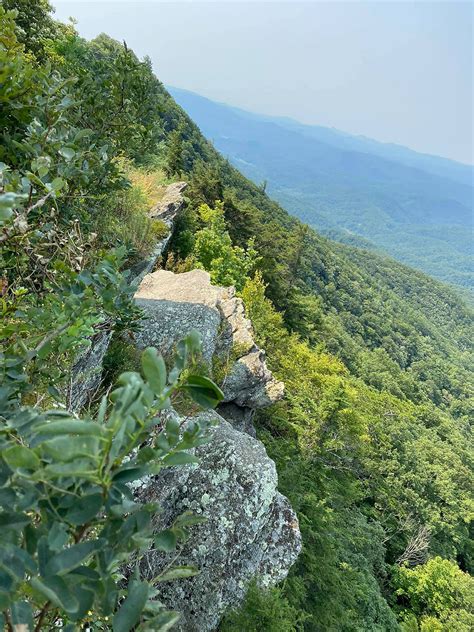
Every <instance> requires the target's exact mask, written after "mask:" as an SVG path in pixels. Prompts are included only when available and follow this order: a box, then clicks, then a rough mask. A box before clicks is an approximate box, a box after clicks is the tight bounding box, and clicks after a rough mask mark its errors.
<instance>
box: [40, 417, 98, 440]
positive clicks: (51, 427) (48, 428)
mask: <svg viewBox="0 0 474 632" xmlns="http://www.w3.org/2000/svg"><path fill="white" fill-rule="evenodd" d="M35 432H36V433H37V434H43V435H44V434H55V435H61V434H63V435H65V434H77V435H96V436H102V435H103V434H104V428H103V427H101V426H99V424H96V423H94V422H93V421H81V420H79V419H73V418H72V417H71V418H70V419H66V420H61V421H50V422H48V423H46V424H40V425H39V426H36V427H35Z"/></svg>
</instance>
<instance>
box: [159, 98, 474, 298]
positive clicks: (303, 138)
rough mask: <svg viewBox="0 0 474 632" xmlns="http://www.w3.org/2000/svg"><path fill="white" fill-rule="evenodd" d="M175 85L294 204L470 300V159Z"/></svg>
mask: <svg viewBox="0 0 474 632" xmlns="http://www.w3.org/2000/svg"><path fill="white" fill-rule="evenodd" d="M171 93H172V95H173V96H174V97H175V98H176V100H177V102H178V103H179V104H180V105H182V107H183V108H184V109H185V110H186V111H187V112H188V113H189V115H190V116H191V117H192V118H193V119H194V120H195V121H196V123H197V124H198V125H199V126H200V128H201V129H202V131H203V133H204V134H205V135H206V136H207V138H209V139H211V140H212V142H213V143H214V144H215V146H216V148H217V149H218V150H219V151H221V152H222V153H223V154H224V155H225V156H228V157H229V159H230V160H231V162H232V163H233V164H234V165H235V166H237V167H238V168H239V169H241V170H242V172H243V173H244V174H246V175H247V176H248V177H250V178H251V179H252V180H254V181H255V182H256V183H257V184H260V183H265V185H266V186H267V188H268V191H269V192H270V194H271V195H273V196H275V198H276V199H277V200H278V201H279V202H280V203H281V204H283V205H284V207H285V208H286V209H288V210H289V211H290V212H291V213H293V214H294V215H296V216H297V217H299V218H300V219H302V220H303V221H305V222H307V223H308V224H309V225H311V226H313V227H314V228H316V229H317V230H321V231H323V232H324V233H325V234H327V235H330V236H331V237H332V238H333V239H337V240H338V241H341V242H343V243H349V244H354V245H360V246H362V247H366V244H367V241H368V243H369V244H370V243H372V244H373V246H372V247H373V248H374V247H375V248H378V249H380V250H382V251H384V252H385V253H387V254H389V255H391V256H392V257H395V258H396V259H398V260H399V261H401V262H403V263H406V264H408V265H411V266H414V267H416V268H418V269H420V270H423V271H424V272H427V273H428V274H431V275H433V276H434V277H436V278H438V279H441V280H443V281H447V282H449V283H452V284H454V285H456V286H458V287H461V288H463V289H464V290H465V289H468V290H469V292H468V293H467V294H466V296H469V297H470V300H471V301H472V296H473V295H472V290H473V287H474V282H473V276H472V274H473V263H474V260H473V257H472V244H471V234H472V222H473V215H472V213H473V208H472V200H473V191H474V190H473V183H474V180H473V178H474V171H473V169H472V167H470V166H468V165H462V164H458V163H455V162H453V161H449V160H446V159H443V158H437V157H435V156H424V155H423V154H418V153H416V152H414V151H410V150H408V149H406V148H404V147H398V146H396V145H390V144H383V143H377V142H376V141H371V140H370V139H365V138H362V137H356V136H351V135H349V134H344V133H342V132H338V131H337V130H333V129H328V128H323V127H316V126H308V125H302V124H299V123H297V122H295V121H291V120H290V119H284V118H271V117H265V116H261V115H256V114H251V113H248V112H245V111H242V110H239V109H237V108H232V107H230V106H226V105H223V104H219V103H214V102H212V101H209V100H208V99H205V98H203V97H200V96H199V95H197V94H193V93H191V92H187V91H185V90H178V89H176V88H172V89H171Z"/></svg>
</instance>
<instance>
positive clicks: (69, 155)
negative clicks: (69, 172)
mask: <svg viewBox="0 0 474 632" xmlns="http://www.w3.org/2000/svg"><path fill="white" fill-rule="evenodd" d="M59 154H61V156H62V157H63V158H65V159H66V160H67V161H68V162H69V161H70V160H72V159H73V158H74V156H75V155H76V152H75V151H74V149H73V148H72V147H61V149H60V150H59Z"/></svg>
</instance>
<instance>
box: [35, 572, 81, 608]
mask: <svg viewBox="0 0 474 632" xmlns="http://www.w3.org/2000/svg"><path fill="white" fill-rule="evenodd" d="M30 584H31V586H32V588H33V589H34V590H36V591H38V592H39V593H40V594H42V595H43V596H44V597H46V599H48V600H49V601H51V602H52V603H53V604H54V605H55V606H58V607H59V608H63V610H65V611H66V612H76V611H77V609H78V608H79V602H78V600H77V599H76V597H75V596H74V594H73V593H72V592H71V590H70V589H69V587H68V585H67V584H66V582H65V581H64V579H63V578H62V577H58V576H51V577H45V578H44V579H40V578H39V577H32V578H31V579H30Z"/></svg>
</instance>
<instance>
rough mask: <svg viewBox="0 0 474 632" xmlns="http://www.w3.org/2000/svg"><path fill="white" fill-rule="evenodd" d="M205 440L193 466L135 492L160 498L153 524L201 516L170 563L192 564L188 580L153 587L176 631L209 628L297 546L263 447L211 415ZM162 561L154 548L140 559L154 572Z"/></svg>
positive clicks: (268, 580) (270, 579) (275, 572)
mask: <svg viewBox="0 0 474 632" xmlns="http://www.w3.org/2000/svg"><path fill="white" fill-rule="evenodd" d="M202 414H203V415H204V414H206V415H212V416H213V417H214V418H215V420H216V421H217V424H218V425H217V426H216V427H214V428H213V430H212V431H211V432H212V438H211V441H210V442H209V443H208V444H206V445H204V446H200V447H199V448H197V449H196V455H197V456H199V459H200V462H199V464H198V465H192V466H186V467H181V468H170V469H167V470H164V471H163V472H162V473H160V474H159V475H158V476H156V477H154V478H153V479H151V480H150V481H148V482H146V483H144V485H143V487H142V488H141V489H139V490H138V492H137V495H138V496H139V498H140V499H141V500H143V501H158V502H160V504H161V506H162V508H163V511H162V513H160V514H159V515H158V516H157V519H156V527H157V529H162V528H165V527H168V526H170V525H171V524H172V522H173V520H174V519H175V518H176V517H177V516H179V515H180V514H181V513H182V512H184V511H187V510H191V511H192V512H193V513H195V514H197V515H201V516H203V517H205V518H206V519H207V522H205V523H204V524H200V525H197V526H194V527H192V528H191V529H192V531H191V537H190V539H189V540H188V542H186V543H185V545H184V548H183V549H182V551H181V554H180V556H179V559H178V560H177V563H178V564H193V565H196V566H197V567H198V568H199V569H200V574H199V575H197V576H196V577H193V578H190V579H185V580H178V581H172V582H165V583H162V584H159V588H160V597H159V598H160V600H162V601H163V602H164V603H165V604H167V605H168V606H170V607H173V608H175V609H177V610H179V611H180V612H181V613H182V620H181V622H180V624H178V628H177V629H180V630H182V631H183V632H206V631H209V630H214V629H215V628H216V626H217V625H218V623H219V621H220V619H221V617H222V615H223V613H224V611H225V610H226V609H227V608H228V607H229V606H232V607H235V606H237V605H238V604H239V602H240V601H241V600H242V599H243V597H244V595H245V591H246V587H247V585H248V583H249V581H250V580H251V579H252V578H254V577H256V578H257V579H258V581H259V582H260V583H261V584H262V585H264V586H269V585H272V584H275V583H277V582H279V581H281V580H282V579H284V578H285V577H286V575H287V573H288V570H289V568H290V566H291V565H292V564H293V562H294V561H295V560H296V558H297V556H298V553H299V551H300V549H301V535H300V532H299V527H298V520H297V518H296V515H295V513H294V511H293V510H292V509H291V507H290V505H289V503H288V500H287V499H286V498H285V497H283V496H282V495H281V494H280V493H279V492H278V490H277V474H276V470H275V464H274V463H273V461H272V460H271V459H270V458H269V457H268V455H267V453H266V451H265V448H264V446H263V444H262V443H261V442H260V441H257V440H256V439H254V438H252V437H250V436H249V435H248V434H245V433H242V432H239V431H238V430H236V429H235V428H233V427H232V426H231V425H230V424H229V423H228V422H226V421H225V420H224V419H223V418H222V417H220V416H219V415H218V414H217V413H202ZM169 562H170V558H169V557H168V556H167V555H165V554H162V553H159V552H157V551H150V552H148V553H147V554H146V556H145V558H144V559H143V560H142V563H141V570H142V572H143V574H144V576H145V577H148V578H150V579H151V578H152V577H155V576H156V575H157V574H158V573H159V572H160V571H161V570H162V569H163V568H164V567H165V566H166V565H167V564H169Z"/></svg>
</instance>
